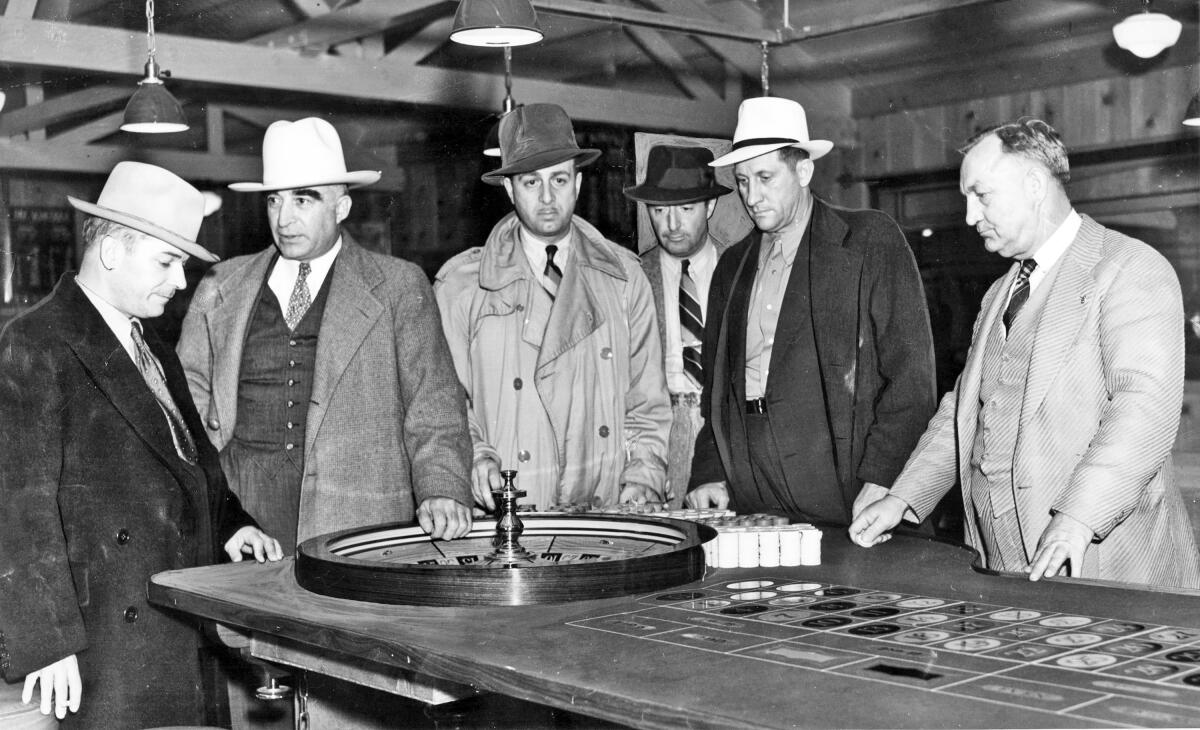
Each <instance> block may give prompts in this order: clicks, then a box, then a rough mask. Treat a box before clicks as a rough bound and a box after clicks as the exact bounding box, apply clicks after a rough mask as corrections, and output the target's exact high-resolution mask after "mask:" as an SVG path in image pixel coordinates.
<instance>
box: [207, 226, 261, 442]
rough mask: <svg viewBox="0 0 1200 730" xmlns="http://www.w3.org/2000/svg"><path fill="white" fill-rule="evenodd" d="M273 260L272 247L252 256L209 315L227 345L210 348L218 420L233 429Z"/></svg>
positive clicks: (232, 277) (226, 284)
mask: <svg viewBox="0 0 1200 730" xmlns="http://www.w3.org/2000/svg"><path fill="white" fill-rule="evenodd" d="M274 258H275V247H274V246H271V247H270V248H267V249H265V250H263V251H262V252H260V253H258V254H256V255H255V256H254V257H252V258H251V259H250V261H249V262H248V263H247V264H246V266H244V267H242V268H241V269H239V270H237V271H235V272H233V273H232V274H230V276H229V277H228V278H227V279H225V280H224V281H223V282H222V283H221V285H220V287H219V288H218V299H217V304H216V305H215V306H214V307H213V308H212V310H211V311H210V312H209V315H208V317H209V328H208V331H209V333H210V336H211V337H214V338H215V337H225V338H227V341H226V342H224V343H218V342H212V343H209V344H210V348H209V349H210V351H211V352H212V353H213V358H214V361H213V364H212V369H211V372H212V379H213V382H212V393H213V394H214V396H215V398H216V404H215V407H216V412H217V419H218V420H219V421H220V422H221V423H222V424H228V425H229V427H230V428H231V427H232V424H233V423H234V421H235V420H236V414H237V393H238V375H239V373H241V370H242V348H243V345H244V344H245V342H246V330H247V328H249V326H250V315H251V314H252V313H253V312H254V302H255V299H257V297H258V295H259V292H261V291H262V287H263V285H264V284H265V283H266V278H267V270H268V269H269V268H270V267H271V261H272V260H274ZM200 415H201V417H202V418H207V416H208V414H205V413H202V414H200ZM222 428H223V429H224V428H225V426H223V427H222ZM222 436H223V437H224V438H223V441H228V440H229V439H230V438H232V436H233V433H232V432H230V433H227V434H222Z"/></svg>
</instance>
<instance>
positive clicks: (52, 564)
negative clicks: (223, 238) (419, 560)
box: [0, 162, 282, 728]
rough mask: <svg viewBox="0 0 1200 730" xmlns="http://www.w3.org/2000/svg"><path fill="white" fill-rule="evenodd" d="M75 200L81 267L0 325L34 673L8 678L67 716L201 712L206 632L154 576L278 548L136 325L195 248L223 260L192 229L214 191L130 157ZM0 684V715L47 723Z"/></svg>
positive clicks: (1, 605)
mask: <svg viewBox="0 0 1200 730" xmlns="http://www.w3.org/2000/svg"><path fill="white" fill-rule="evenodd" d="M68 200H69V201H70V203H71V205H73V206H74V207H75V208H76V209H78V210H79V211H80V212H81V213H83V214H84V215H85V218H84V221H83V235H84V251H83V259H82V264H81V266H80V268H79V272H78V273H77V274H76V273H72V272H68V273H67V274H65V275H64V276H63V277H62V279H61V280H60V281H59V283H58V285H57V286H56V287H55V289H54V291H53V292H52V293H51V294H50V295H49V296H48V297H46V298H45V299H43V300H42V301H41V302H39V303H38V304H37V305H36V306H35V307H33V308H32V309H30V310H29V311H27V312H25V313H23V314H21V315H20V316H18V317H17V318H16V319H14V320H13V321H12V322H10V323H9V324H8V326H7V327H5V328H4V330H3V332H2V333H0V444H3V448H0V502H3V504H4V505H5V507H4V509H2V510H0V576H3V577H2V578H0V669H2V671H3V675H4V676H3V678H4V679H5V680H7V681H8V682H20V681H21V680H22V679H23V680H24V684H23V685H22V684H16V685H4V687H5V693H6V694H9V695H11V694H12V691H13V690H15V691H17V692H20V693H22V695H23V697H22V699H23V700H24V701H25V702H36V704H35V705H34V706H35V707H37V708H40V710H41V712H42V713H44V714H47V715H49V714H50V713H53V714H54V715H55V716H57V717H58V718H59V719H60V720H63V722H62V726H63V727H85V728H116V727H147V726H156V727H157V726H162V725H197V724H202V723H203V722H204V721H205V719H206V718H205V714H206V710H207V709H208V708H210V707H211V706H212V699H211V698H206V697H205V696H204V692H203V681H202V677H203V673H202V670H201V661H200V648H201V636H200V633H199V631H197V626H196V624H195V622H193V621H189V620H187V619H186V618H185V617H183V616H181V615H178V614H175V613H172V612H169V611H165V610H163V609H161V608H159V607H157V606H153V605H151V604H150V603H149V602H147V600H146V581H147V580H148V579H149V578H150V576H151V575H153V574H154V573H158V572H160V571H164V570H175V569H179V568H188V567H193V566H196V565H204V564H209V563H213V562H216V561H217V560H219V559H221V558H222V557H227V558H228V559H232V560H241V559H242V556H243V553H246V554H253V556H254V558H255V559H257V560H259V561H260V562H261V561H263V560H265V559H270V560H279V559H280V558H281V557H282V552H281V550H280V547H279V543H278V542H277V541H275V540H274V539H272V538H270V537H268V536H267V535H266V534H264V533H263V532H262V531H260V530H259V529H258V527H257V526H256V525H255V524H254V521H253V519H251V518H250V516H249V515H247V514H246V512H245V511H243V510H242V507H241V505H240V503H239V502H238V499H237V497H236V496H235V495H234V494H233V493H232V492H230V491H229V489H228V487H227V486H226V482H225V478H224V477H223V475H222V473H221V468H220V466H219V464H218V459H217V452H216V450H215V449H214V448H213V447H212V446H211V445H210V444H209V443H208V441H207V440H206V439H205V438H204V426H203V424H202V423H201V422H200V418H199V416H198V415H197V413H196V407H195V405H194V404H193V403H192V398H191V396H190V395H189V393H188V388H187V381H186V379H185V377H184V373H183V369H182V368H181V367H180V365H179V361H178V359H176V357H175V353H174V352H173V351H172V350H171V349H170V348H169V347H167V346H165V345H163V344H162V343H161V342H160V341H159V340H158V339H157V338H156V337H155V336H154V334H153V332H152V331H151V330H146V331H145V332H143V326H142V322H143V320H146V319H150V318H153V317H157V316H159V315H161V314H162V312H163V308H164V306H165V305H166V303H167V301H168V300H169V299H170V298H171V296H172V295H174V294H175V292H177V291H179V290H181V289H183V288H184V287H185V286H186V283H185V281H184V275H183V265H184V262H185V261H187V259H188V258H189V257H192V256H194V257H196V258H199V259H202V260H205V261H215V260H216V256H214V255H213V254H212V253H210V252H209V251H208V250H206V249H205V248H204V247H203V246H201V245H200V244H199V243H197V242H196V237H197V234H198V233H199V231H200V223H201V220H202V219H203V215H204V198H203V196H202V195H201V193H200V192H199V191H198V190H196V189H195V188H194V187H192V186H191V185H189V184H188V183H186V182H184V181H183V180H181V179H180V178H179V177H177V176H175V175H174V174H172V173H171V172H168V171H167V170H164V169H162V168H159V167H155V166H153V165H146V164H143V163H139V162H122V163H120V164H118V165H117V166H116V167H115V168H114V169H113V171H112V173H111V174H110V175H109V177H108V181H107V183H106V184H105V186H104V189H103V191H102V192H101V193H100V197H99V199H98V200H97V202H96V203H94V204H93V203H88V202H85V201H83V200H78V199H76V198H68ZM39 690H40V691H39ZM39 698H40V702H38V701H37V700H38V699H39ZM5 699H8V700H10V702H9V703H4V702H2V701H0V724H2V725H3V726H4V727H17V728H20V727H36V725H34V724H26V723H25V722H24V721H23V719H22V718H20V717H14V715H13V714H12V711H11V707H12V704H11V699H12V698H11V697H7V698H5ZM4 704H8V707H4V706H3V705H4ZM24 720H28V718H24Z"/></svg>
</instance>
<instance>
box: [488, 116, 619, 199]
mask: <svg viewBox="0 0 1200 730" xmlns="http://www.w3.org/2000/svg"><path fill="white" fill-rule="evenodd" d="M599 156H600V150H596V149H580V147H579V143H578V142H576V141H575V131H574V130H573V129H572V128H571V118H570V117H568V116H567V113H566V112H565V111H563V109H562V107H560V106H558V105H557V104H526V105H525V106H519V107H517V108H516V109H513V110H512V111H511V112H509V113H507V114H505V115H504V116H503V117H501V118H500V167H499V168H498V169H496V170H492V171H491V172H487V173H484V175H483V177H482V179H483V181H484V182H485V183H488V184H489V185H499V184H500V181H501V180H503V179H504V178H506V177H508V176H509V175H519V174H521V173H523V172H533V171H534V170H541V169H542V168H544V167H550V166H552V165H557V164H559V163H560V162H566V161H567V160H571V159H573V160H575V166H576V167H583V166H584V165H587V164H589V163H591V162H594V161H595V159H596V158H597V157H599Z"/></svg>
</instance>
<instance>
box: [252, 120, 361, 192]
mask: <svg viewBox="0 0 1200 730" xmlns="http://www.w3.org/2000/svg"><path fill="white" fill-rule="evenodd" d="M262 157H263V181H262V182H261V183H257V182H240V183H233V184H231V185H230V186H229V187H230V188H232V189H233V190H237V191H238V192H243V193H246V192H261V191H266V190H290V189H292V188H308V187H315V186H317V185H349V186H350V187H352V188H355V187H359V186H361V185H370V184H371V183H373V182H376V181H377V180H379V177H380V174H381V173H380V172H379V171H378V170H358V171H356V172H347V171H346V158H345V157H343V156H342V140H341V138H340V137H338V133H337V130H336V129H334V128H333V125H332V124H330V123H329V122H327V121H325V120H324V119H318V118H317V117H307V118H305V119H301V120H299V121H295V122H287V121H279V122H272V123H271V126H269V127H267V133H266V134H265V135H264V136H263V153H262Z"/></svg>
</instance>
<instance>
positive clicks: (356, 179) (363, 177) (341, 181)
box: [229, 170, 383, 193]
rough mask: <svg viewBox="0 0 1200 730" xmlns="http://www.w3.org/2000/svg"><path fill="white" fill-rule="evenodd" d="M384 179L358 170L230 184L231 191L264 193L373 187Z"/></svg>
mask: <svg viewBox="0 0 1200 730" xmlns="http://www.w3.org/2000/svg"><path fill="white" fill-rule="evenodd" d="M381 177H383V173H382V172H380V171H379V170H356V171H354V172H347V173H346V174H344V175H335V176H334V177H331V178H330V177H323V178H322V177H317V178H309V179H303V180H294V181H293V180H288V181H285V182H280V181H273V182H269V183H267V182H261V183H258V182H237V183H230V184H229V189H230V190H236V191H238V192H239V193H262V192H268V191H272V190H294V189H296V188H315V187H320V186H322V185H347V186H349V187H352V188H360V187H362V186H364V185H371V184H373V183H376V182H379V178H381Z"/></svg>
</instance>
